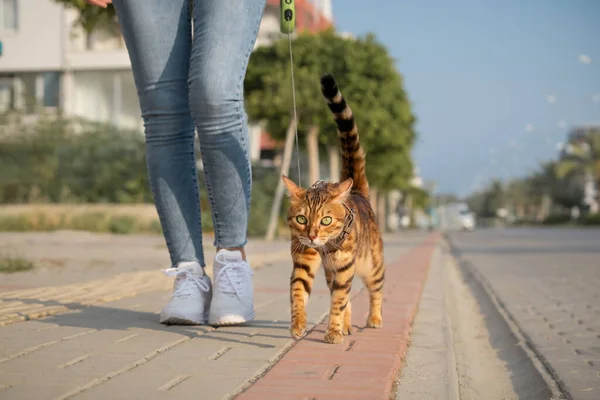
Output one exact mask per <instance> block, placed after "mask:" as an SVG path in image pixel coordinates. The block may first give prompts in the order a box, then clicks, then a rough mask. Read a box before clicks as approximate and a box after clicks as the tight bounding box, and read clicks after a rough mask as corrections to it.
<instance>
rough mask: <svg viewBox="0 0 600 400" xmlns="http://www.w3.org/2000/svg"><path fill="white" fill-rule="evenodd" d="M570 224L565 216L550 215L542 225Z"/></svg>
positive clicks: (569, 218)
mask: <svg viewBox="0 0 600 400" xmlns="http://www.w3.org/2000/svg"><path fill="white" fill-rule="evenodd" d="M569 222H571V217H570V216H569V215H567V214H557V215H550V216H548V217H547V218H546V219H545V220H544V221H543V224H544V225H562V224H568V223H569Z"/></svg>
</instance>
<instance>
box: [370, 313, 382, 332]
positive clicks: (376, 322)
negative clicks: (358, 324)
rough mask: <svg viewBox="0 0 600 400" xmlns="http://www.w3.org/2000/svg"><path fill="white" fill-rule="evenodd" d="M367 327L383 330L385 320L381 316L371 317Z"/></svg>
mask: <svg viewBox="0 0 600 400" xmlns="http://www.w3.org/2000/svg"><path fill="white" fill-rule="evenodd" d="M367 326H368V327H369V328H376V329H377V328H381V327H382V326H383V320H382V319H381V317H379V316H369V318H368V319H367Z"/></svg>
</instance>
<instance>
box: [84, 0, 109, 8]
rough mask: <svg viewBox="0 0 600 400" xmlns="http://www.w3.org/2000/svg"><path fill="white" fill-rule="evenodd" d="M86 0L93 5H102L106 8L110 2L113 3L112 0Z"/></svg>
mask: <svg viewBox="0 0 600 400" xmlns="http://www.w3.org/2000/svg"><path fill="white" fill-rule="evenodd" d="M84 1H85V2H86V3H88V4H91V5H93V6H98V7H102V8H106V7H108V5H109V4H112V0H84Z"/></svg>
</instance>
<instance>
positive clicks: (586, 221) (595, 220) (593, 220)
mask: <svg viewBox="0 0 600 400" xmlns="http://www.w3.org/2000/svg"><path fill="white" fill-rule="evenodd" d="M581 223H582V224H583V225H600V213H596V214H588V215H586V216H585V217H583V218H582V219H581Z"/></svg>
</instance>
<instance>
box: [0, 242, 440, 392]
mask: <svg viewBox="0 0 600 400" xmlns="http://www.w3.org/2000/svg"><path fill="white" fill-rule="evenodd" d="M437 238H438V236H437V235H435V234H434V235H432V236H426V235H424V234H421V233H404V234H401V235H394V236H391V237H388V238H387V239H386V259H387V260H388V268H389V269H388V282H389V284H388V285H387V287H386V292H385V293H386V294H385V301H386V304H385V305H384V307H385V309H384V310H385V311H384V317H385V318H386V319H385V322H384V328H383V329H381V330H370V329H365V330H362V331H361V332H360V329H359V332H357V333H356V334H355V335H354V336H350V337H347V338H346V341H345V343H344V344H342V345H325V344H323V343H321V342H320V341H321V340H322V336H323V330H324V325H322V324H321V322H322V321H323V319H324V318H325V317H326V313H327V309H328V307H329V291H328V290H327V289H326V287H325V284H324V279H322V276H320V277H318V279H316V282H315V288H314V290H313V292H312V296H311V300H310V303H309V306H308V319H309V321H310V323H311V324H312V325H311V326H315V325H317V327H316V329H315V330H314V331H312V332H311V333H310V334H309V336H308V337H307V338H305V339H303V340H302V341H300V342H294V341H293V340H291V338H290V336H289V331H288V325H289V300H288V291H289V289H288V285H289V274H290V265H289V260H288V259H284V258H279V259H278V260H275V259H272V260H271V261H269V262H265V263H263V264H264V265H261V266H260V267H259V268H258V269H257V270H256V272H255V276H254V282H255V305H256V320H255V321H253V322H252V323H250V324H248V325H247V326H239V327H227V328H218V329H213V328H212V327H208V326H197V327H178V326H171V327H166V326H162V325H160V324H158V317H157V315H156V314H157V312H158V311H159V310H160V309H161V307H162V306H163V305H164V304H165V302H166V301H167V300H168V298H169V297H170V293H169V290H168V288H169V287H170V283H171V281H170V280H169V279H167V278H165V277H163V276H161V274H160V271H154V272H151V271H140V272H133V273H130V272H127V273H125V274H123V276H121V277H118V278H116V279H113V280H110V279H111V278H102V279H106V280H96V281H94V282H93V284H88V285H85V284H76V283H73V284H71V285H67V286H68V288H69V290H77V289H76V288H77V285H79V287H80V288H81V287H85V288H86V290H82V291H81V293H84V294H85V293H86V292H88V293H89V291H94V290H96V291H99V292H94V293H95V295H97V294H98V293H103V296H104V297H103V299H104V300H102V301H98V299H97V297H96V300H95V301H91V302H89V303H86V302H85V301H84V300H85V297H83V298H82V297H78V298H72V299H70V300H68V299H69V296H70V295H71V294H72V292H69V290H67V289H66V288H65V287H63V288H62V289H60V290H57V289H56V288H51V289H43V290H52V291H53V292H52V293H51V294H48V293H47V292H42V293H40V292H31V293H27V294H28V295H27V296H25V294H24V293H22V292H19V291H12V293H11V297H10V298H8V299H6V298H5V299H4V300H3V301H6V300H8V301H11V302H20V303H22V305H27V306H31V305H36V306H39V305H42V306H43V307H46V306H53V305H56V304H55V303H56V302H57V301H60V300H62V301H63V302H64V301H66V304H58V306H66V307H67V308H68V310H67V311H69V312H68V313H66V314H61V315H55V316H51V317H47V318H43V319H37V320H32V321H26V322H17V323H12V324H10V325H7V326H4V327H0V343H2V346H1V347H0V398H1V399H5V398H6V399H33V398H35V399H70V398H77V399H144V400H150V399H155V398H156V399H159V398H160V399H164V398H177V399H179V398H201V399H221V398H231V397H234V396H236V395H238V394H240V393H242V392H244V391H245V392H244V393H242V394H241V395H240V396H239V398H263V399H268V398H286V399H287V398H291V397H289V396H288V395H285V394H286V393H287V391H296V392H297V389H298V387H297V386H298V385H301V387H302V388H305V389H306V392H305V393H304V397H302V396H300V397H298V398H319V399H320V398H332V397H331V396H330V394H333V393H337V394H339V395H340V396H342V397H344V398H352V395H354V398H356V394H357V393H359V392H355V391H350V392H349V391H348V390H349V389H350V390H352V389H353V388H354V389H356V390H364V389H365V388H366V387H368V388H369V390H370V391H369V395H368V396H367V397H364V396H363V397H361V398H388V397H389V393H390V390H391V388H392V383H393V381H394V377H395V374H396V372H397V369H398V367H399V366H400V365H401V359H402V355H403V354H404V352H405V351H406V346H407V343H408V332H409V327H410V321H411V319H412V316H413V314H414V312H415V310H416V305H417V302H418V299H419V295H420V290H421V288H422V284H423V280H424V278H425V275H426V272H427V268H428V266H429V261H430V259H431V253H432V252H433V248H434V246H435V241H436V240H437ZM424 240H426V241H425V242H423V241H424ZM273 257H274V256H273ZM152 273H154V274H155V275H156V276H158V277H160V280H161V283H160V285H162V286H161V287H158V286H156V287H151V285H147V288H146V289H144V290H139V288H138V289H137V291H135V292H134V287H135V286H137V285H139V284H140V281H137V280H135V279H133V277H134V275H131V274H152ZM135 276H138V278H139V276H141V275H135ZM148 279H149V280H152V279H154V278H150V275H148ZM141 282H142V283H143V280H142V281H141ZM157 282H158V281H157ZM360 289H361V285H359V284H357V285H355V287H354V289H353V292H354V293H359V292H360ZM27 290H42V289H27ZM61 291H62V292H63V293H64V294H65V297H64V298H58V299H57V296H60V295H61ZM44 293H45V296H46V297H44ZM67 293H69V294H68V295H67ZM114 293H119V295H120V296H122V295H123V294H127V293H129V294H131V296H129V297H128V298H121V299H119V300H115V299H114V298H112V297H111V296H113V295H114ZM1 294H2V295H6V292H3V293H1ZM80 295H81V294H80ZM48 296H49V297H48ZM91 297H92V298H93V297H94V296H91ZM2 307H3V309H4V307H5V303H2ZM366 310H367V296H366V294H364V293H359V294H358V295H357V297H356V298H355V299H354V302H353V318H354V320H353V322H354V324H355V325H358V326H359V327H360V326H364V320H365V318H364V317H365V314H366ZM290 349H291V350H290ZM390 350H392V351H390ZM382 353H387V354H382ZM372 354H377V355H376V356H375V357H374V356H372ZM282 356H283V358H281V357H282ZM323 356H326V357H323ZM319 357H320V358H321V361H320V362H319V361H318V359H319ZM279 359H281V361H280V362H279V363H277V364H276V365H275V367H273V368H272V366H273V364H274V363H276V362H277V361H278V360H279ZM301 366H304V367H310V366H313V367H314V368H316V370H318V371H321V374H320V375H318V376H317V375H314V376H313V375H311V374H305V375H304V378H302V379H298V378H297V377H290V376H288V377H287V378H291V379H292V381H289V380H287V379H286V378H285V377H281V374H286V373H287V374H293V373H294V371H296V373H300V372H302V371H304V372H307V371H308V370H306V369H302V368H301ZM286 368H287V370H286ZM309 369H310V368H309ZM265 371H268V372H267V373H266V375H264V377H262V378H261V376H262V375H263V374H264V373H265ZM308 372H310V371H308ZM277 374H279V375H280V377H279V378H277ZM258 378H260V379H258ZM257 379H258V380H257ZM273 379H275V381H276V385H277V386H278V387H277V388H273V387H271V386H272V384H273ZM349 381H354V382H361V383H360V384H361V385H362V388H363V389H360V388H356V387H355V386H356V385H354V386H349V385H348V383H349ZM288 384H290V385H292V386H288ZM293 385H296V386H293ZM248 388H249V389H248ZM282 388H283V389H282ZM342 389H345V391H344V392H342V391H341V390H342ZM265 390H266V392H265ZM275 390H280V391H279V392H277V393H278V394H277V393H276V392H275ZM281 390H283V391H281ZM331 390H333V392H331ZM261 391H262V394H261ZM362 393H363V394H365V392H364V391H363V392H362ZM257 394H258V395H259V397H256V395H257ZM265 394H266V395H265ZM297 394H300V393H299V392H298V393H297ZM282 395H285V396H284V397H281V396H282ZM322 396H324V397H322Z"/></svg>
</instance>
